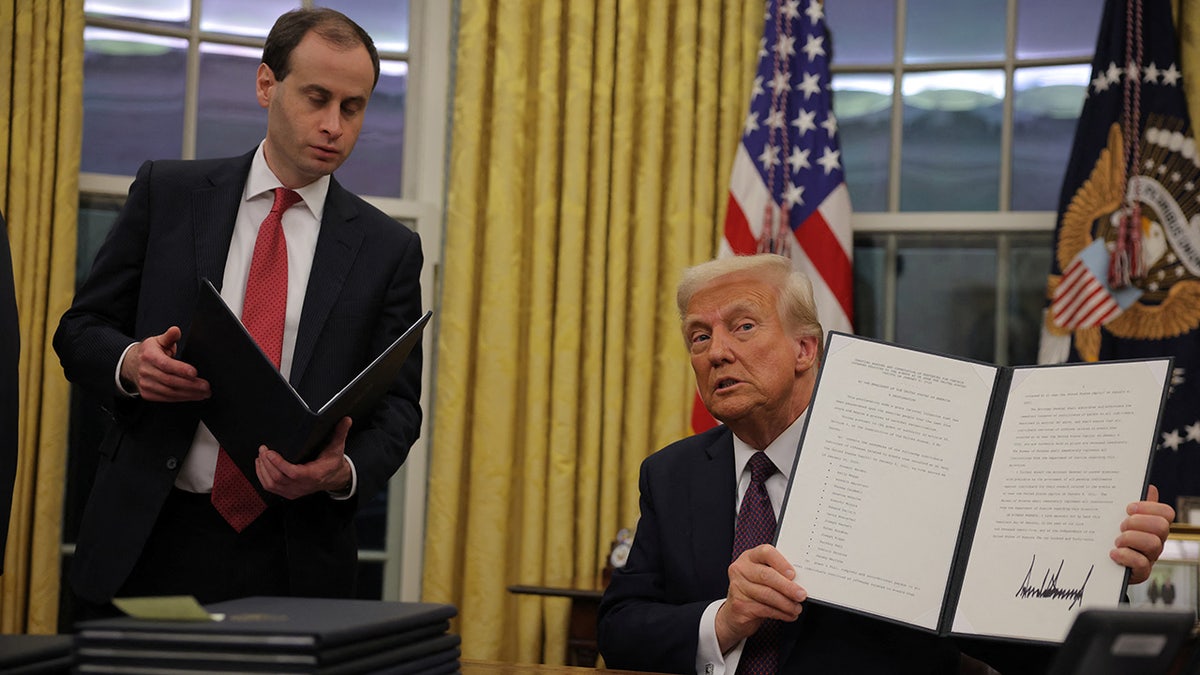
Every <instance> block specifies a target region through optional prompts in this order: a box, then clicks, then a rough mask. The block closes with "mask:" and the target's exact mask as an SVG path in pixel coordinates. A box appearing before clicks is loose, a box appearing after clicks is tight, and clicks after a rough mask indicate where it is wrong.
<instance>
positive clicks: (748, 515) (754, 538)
mask: <svg viewBox="0 0 1200 675" xmlns="http://www.w3.org/2000/svg"><path fill="white" fill-rule="evenodd" d="M747 466H749V467H750V487H748V488H747V489H746V495H745V496H744V497H742V506H741V508H740V509H738V517H737V525H736V526H735V527H734V530H733V557H732V560H737V558H738V556H740V555H741V554H742V552H743V551H746V550H748V549H752V548H754V547H755V546H758V545H760V544H769V543H771V540H772V539H773V538H774V537H775V509H773V508H772V507H771V497H770V495H768V494H767V486H766V480H767V478H770V477H771V476H772V475H773V474H774V473H775V472H776V471H778V470H779V469H777V468H776V467H775V464H774V463H772V462H771V459H770V458H769V457H767V453H765V452H755V453H754V454H753V455H752V456H751V457H750V462H749V463H748V464H747ZM781 629H782V624H781V623H780V622H779V621H774V620H770V619H768V620H767V621H764V622H763V623H762V625H761V626H759V628H758V632H756V633H755V634H754V635H751V636H750V638H749V639H747V640H746V646H745V647H744V648H743V649H742V658H741V660H739V661H738V667H737V675H768V674H770V673H774V672H776V671H777V670H778V668H777V665H778V660H779V635H780V630H781Z"/></svg>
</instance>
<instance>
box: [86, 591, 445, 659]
mask: <svg viewBox="0 0 1200 675" xmlns="http://www.w3.org/2000/svg"><path fill="white" fill-rule="evenodd" d="M205 609H206V610H207V611H209V612H211V613H220V614H223V615H224V617H225V618H224V620H222V621H154V620H148V619H134V618H129V617H120V618H112V619H100V620H96V621H87V622H84V623H82V624H80V625H79V627H78V634H77V640H76V649H77V653H78V661H79V670H80V672H117V671H118V669H119V668H130V667H142V668H145V667H150V668H153V669H154V672H191V671H198V670H204V671H205V672H212V671H222V670H239V671H243V672H304V673H329V674H330V675H334V674H337V673H356V672H371V671H373V670H377V669H379V668H381V667H384V666H387V667H389V668H393V669H398V670H397V672H422V671H423V669H422V668H421V665H422V664H436V665H439V667H440V665H441V664H446V665H447V666H453V667H456V666H457V659H458V655H459V645H460V643H461V639H460V638H459V636H458V635H455V634H453V633H448V632H447V630H448V628H449V620H450V619H451V618H452V617H454V616H455V615H456V614H457V610H456V609H455V608H454V606H453V605H444V604H437V603H421V602H384V601H377V600H353V599H329V598H284V597H251V598H241V599H238V600H230V601H227V602H220V603H215V604H211V605H206V606H205ZM406 668H407V670H406ZM413 668H415V670H412V669H413ZM141 672H147V671H144V670H143V671H141Z"/></svg>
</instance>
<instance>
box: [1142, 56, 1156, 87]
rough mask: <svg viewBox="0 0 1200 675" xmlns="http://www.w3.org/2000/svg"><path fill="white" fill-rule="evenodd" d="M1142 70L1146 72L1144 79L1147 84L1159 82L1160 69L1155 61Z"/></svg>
mask: <svg viewBox="0 0 1200 675" xmlns="http://www.w3.org/2000/svg"><path fill="white" fill-rule="evenodd" d="M1142 72H1143V73H1145V74H1146V76H1145V78H1144V80H1143V81H1144V82H1146V83H1147V84H1154V83H1156V82H1158V75H1159V70H1158V66H1156V65H1154V62H1153V61H1151V62H1150V65H1148V66H1146V67H1145V68H1144V69H1142Z"/></svg>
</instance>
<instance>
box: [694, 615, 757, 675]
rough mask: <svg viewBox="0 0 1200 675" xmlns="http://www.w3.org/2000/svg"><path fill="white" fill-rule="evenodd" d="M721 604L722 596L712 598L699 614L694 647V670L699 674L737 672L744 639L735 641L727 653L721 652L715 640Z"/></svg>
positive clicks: (719, 645) (718, 674) (715, 674)
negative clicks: (698, 633) (698, 639)
mask: <svg viewBox="0 0 1200 675" xmlns="http://www.w3.org/2000/svg"><path fill="white" fill-rule="evenodd" d="M723 604H725V599H724V598H722V599H720V600H714V601H713V602H712V603H711V604H710V605H709V606H708V607H707V608H706V609H705V610H704V614H701V615H700V642H699V643H698V646H697V647H696V672H697V673H698V674H699V675H724V674H725V673H734V672H737V666H738V661H740V660H741V658H742V647H744V646H745V645H746V641H745V640H742V641H741V642H739V643H737V645H735V646H734V648H733V649H730V650H729V653H728V654H722V653H721V643H720V642H718V641H717V610H718V609H721V605H723Z"/></svg>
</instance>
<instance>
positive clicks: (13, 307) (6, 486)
mask: <svg viewBox="0 0 1200 675" xmlns="http://www.w3.org/2000/svg"><path fill="white" fill-rule="evenodd" d="M20 360H21V331H20V324H19V323H18V322H17V291H16V284H15V283H14V280H13V266H12V251H11V249H10V247H9V244H8V225H7V224H5V222H4V214H2V213H0V573H3V572H4V550H5V543H6V542H7V541H8V518H9V514H10V513H11V509H12V496H13V484H14V483H15V482H16V478H17V443H18V440H19V439H18V438H17V418H18V415H19V413H20V408H21V406H20V403H19V397H20V381H19V380H18V366H19V363H20Z"/></svg>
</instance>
